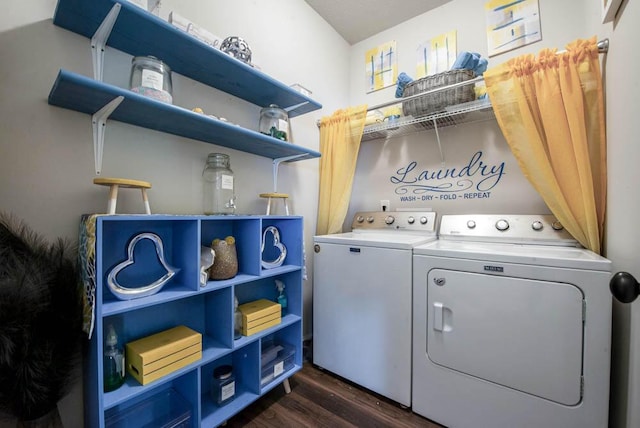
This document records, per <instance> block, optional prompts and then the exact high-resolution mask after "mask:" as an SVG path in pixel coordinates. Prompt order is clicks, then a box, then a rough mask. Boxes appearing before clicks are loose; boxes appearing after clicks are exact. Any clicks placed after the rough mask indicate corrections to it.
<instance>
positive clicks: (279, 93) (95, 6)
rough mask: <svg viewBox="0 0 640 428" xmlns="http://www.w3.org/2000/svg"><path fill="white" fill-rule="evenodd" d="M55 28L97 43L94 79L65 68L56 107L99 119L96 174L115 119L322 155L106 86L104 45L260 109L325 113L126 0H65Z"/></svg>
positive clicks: (288, 153)
mask: <svg viewBox="0 0 640 428" xmlns="http://www.w3.org/2000/svg"><path fill="white" fill-rule="evenodd" d="M53 23H54V24H55V25H58V26H60V27H62V28H65V29H67V30H70V31H73V32H75V33H78V34H81V35H83V36H86V37H89V38H91V48H92V55H93V64H94V78H93V79H91V78H89V77H86V76H82V75H80V74H76V73H73V72H70V71H67V70H60V72H59V73H58V76H57V78H56V80H55V82H54V84H53V87H52V89H51V92H50V94H49V104H51V105H55V106H59V107H63V108H67V109H71V110H75V111H79V112H82V113H86V114H90V115H92V126H93V144H94V153H95V169H96V174H100V172H101V169H102V152H103V148H104V133H105V128H106V123H107V120H108V119H109V118H112V119H114V120H118V121H121V122H125V123H129V124H132V125H137V126H141V127H144V128H149V129H153V130H157V131H161V132H166V133H170V134H174V135H178V136H182V137H186V138H191V139H194V140H199V141H204V142H207V143H212V144H217V145H220V146H224V147H229V148H232V149H236V150H240V151H244V152H247V153H252V154H255V155H259V156H264V157H268V158H271V159H274V160H278V161H287V162H292V161H299V160H304V159H312V158H317V157H320V153H319V152H317V151H314V150H310V149H305V148H304V147H301V146H296V145H295V144H292V143H287V142H283V141H281V140H278V139H276V138H273V137H270V136H266V135H263V134H260V133H259V132H256V131H253V130H250V129H246V128H243V127H240V126H237V125H233V124H229V123H227V122H223V121H220V120H217V119H214V118H211V117H208V116H205V115H202V114H198V113H194V112H192V111H191V110H188V109H185V108H182V107H179V106H174V105H171V104H165V103H162V102H160V101H157V100H154V99H151V98H146V97H144V96H141V95H139V94H136V93H134V92H132V91H129V90H127V89H123V88H119V87H117V86H113V85H109V84H106V83H104V82H102V64H103V59H104V46H111V47H113V48H115V49H118V50H121V51H123V52H126V53H128V54H131V55H134V56H143V55H152V56H155V57H157V58H159V59H161V60H162V61H164V62H165V63H166V64H168V65H169V66H170V67H171V69H172V70H173V72H176V73H180V74H182V75H184V76H185V77H188V78H191V79H193V80H196V81H199V82H202V83H204V84H206V85H208V86H211V87H214V88H217V89H219V90H221V91H224V92H226V93H228V94H231V95H234V96H236V97H238V98H241V99H243V100H246V101H248V102H250V103H253V104H255V105H257V106H260V107H266V106H268V105H270V104H276V105H278V106H279V107H281V108H284V109H285V110H287V112H288V114H289V117H290V118H291V117H295V116H298V115H301V114H305V113H309V112H311V111H314V110H318V109H320V108H322V106H321V105H320V104H319V103H317V102H316V101H314V100H312V99H311V98H309V97H307V96H305V95H303V94H302V93H300V92H298V91H296V90H295V89H292V88H290V87H289V86H287V85H285V84H283V83H281V82H279V81H277V80H275V79H273V78H271V77H269V76H268V75H266V74H265V73H262V72H261V71H259V70H257V69H255V68H253V67H252V66H250V65H248V64H245V63H244V62H242V61H240V60H237V59H235V58H233V57H231V56H229V55H227V54H226V53H224V52H222V51H220V50H218V49H216V48H213V47H211V46H208V45H207V44H205V43H203V42H201V41H199V40H197V39H195V38H193V37H191V36H190V35H189V34H187V33H185V32H184V31H182V30H179V29H177V28H175V27H173V26H172V25H171V24H169V23H167V22H165V21H164V20H162V19H160V18H158V17H157V16H155V15H153V14H151V13H149V12H147V11H146V10H144V9H142V8H140V7H138V6H136V5H134V4H131V3H129V2H127V1H126V0H59V1H58V4H57V7H56V12H55V16H54V18H53Z"/></svg>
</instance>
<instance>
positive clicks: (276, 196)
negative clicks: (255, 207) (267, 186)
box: [260, 193, 289, 215]
mask: <svg viewBox="0 0 640 428" xmlns="http://www.w3.org/2000/svg"><path fill="white" fill-rule="evenodd" d="M260 197H261V198H267V215H269V214H270V213H271V200H272V199H282V200H283V201H284V212H285V214H286V215H289V203H288V202H287V199H288V198H289V195H287V194H286V193H260Z"/></svg>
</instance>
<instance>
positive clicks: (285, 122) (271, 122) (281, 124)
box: [260, 104, 289, 141]
mask: <svg viewBox="0 0 640 428" xmlns="http://www.w3.org/2000/svg"><path fill="white" fill-rule="evenodd" d="M260 132H261V133H262V134H266V135H271V136H272V137H274V138H277V139H278V140H282V141H289V115H288V114H287V112H286V111H285V110H284V109H281V108H280V107H278V106H277V105H275V104H271V105H269V107H265V108H263V109H262V110H260Z"/></svg>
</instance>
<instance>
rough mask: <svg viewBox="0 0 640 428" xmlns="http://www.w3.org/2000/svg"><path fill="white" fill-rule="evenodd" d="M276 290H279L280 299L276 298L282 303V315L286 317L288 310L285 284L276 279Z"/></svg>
mask: <svg viewBox="0 0 640 428" xmlns="http://www.w3.org/2000/svg"><path fill="white" fill-rule="evenodd" d="M276 289H277V290H278V297H277V298H276V301H277V302H278V303H280V306H281V307H282V309H281V314H282V316H284V314H285V312H286V310H287V295H286V294H284V289H285V286H284V282H282V281H280V280H279V279H276Z"/></svg>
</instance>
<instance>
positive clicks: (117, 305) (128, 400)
mask: <svg viewBox="0 0 640 428" xmlns="http://www.w3.org/2000/svg"><path fill="white" fill-rule="evenodd" d="M269 226H275V227H276V228H277V229H278V230H279V232H280V238H281V242H282V243H283V244H284V245H285V247H286V249H287V256H286V258H285V260H284V262H283V264H282V265H281V266H280V267H276V268H272V269H264V268H263V267H262V266H261V260H262V251H261V244H262V232H263V230H264V229H265V228H267V227H269ZM142 232H151V233H155V234H156V235H158V236H159V237H160V239H161V240H162V242H163V246H164V256H165V259H166V261H167V263H168V264H169V265H170V266H172V267H174V268H177V269H179V272H178V273H177V274H176V275H175V276H173V277H172V278H171V280H170V281H169V282H168V283H167V284H165V285H164V287H163V288H162V289H161V290H160V291H159V292H158V293H156V294H154V295H151V296H147V297H142V298H137V299H132V300H126V301H125V300H119V299H117V298H116V297H114V296H113V295H112V294H111V292H110V290H109V289H108V287H107V286H106V278H107V275H108V273H109V271H110V270H111V269H112V268H113V267H114V266H116V265H117V264H119V263H121V262H122V261H123V260H124V259H125V258H126V254H127V246H128V243H129V241H130V240H131V239H132V238H133V237H134V236H136V235H138V234H139V233H142ZM302 234H303V220H302V217H297V216H283V217H280V216H171V215H111V216H107V215H105V216H99V217H97V219H96V243H95V246H96V248H95V267H96V295H95V325H94V332H93V335H92V338H91V341H90V346H89V355H88V356H87V358H85V376H84V379H85V386H84V393H85V425H86V426H87V427H96V428H103V427H105V426H106V415H114V414H115V415H118V414H126V413H127V412H130V410H131V409H132V408H136V406H137V408H140V409H142V410H140V411H136V412H131V414H132V415H133V416H129V418H131V417H133V418H134V420H131V419H129V421H128V423H129V424H132V423H133V425H127V426H135V425H136V421H137V420H139V421H140V424H142V423H143V421H149V420H153V417H154V415H153V414H150V413H152V412H153V410H149V409H152V407H149V406H147V407H145V406H144V404H145V402H146V401H149V400H153V397H156V396H158V394H161V393H163V392H167V391H169V390H172V392H174V391H175V392H177V393H178V394H179V395H180V396H181V397H182V398H184V401H185V402H186V403H188V404H187V406H188V407H189V411H190V414H191V426H192V427H200V426H202V427H213V426H218V425H220V424H222V423H223V422H224V421H226V420H227V419H229V418H230V417H232V416H233V415H235V414H236V413H238V412H239V411H241V410H242V409H243V408H244V407H246V406H247V405H249V404H250V403H252V402H253V401H255V400H256V399H258V398H259V397H260V396H261V395H262V394H264V393H265V392H267V391H269V390H270V389H272V388H273V387H275V386H276V385H279V384H280V383H281V382H282V381H283V380H284V379H287V378H288V377H290V376H291V375H292V374H294V373H295V372H296V371H298V370H300V368H301V367H302V266H303V248H302V236H303V235H302ZM227 236H233V237H234V238H235V240H236V249H237V257H238V274H237V275H236V276H235V277H234V278H231V279H228V280H219V281H208V282H207V283H206V285H205V286H201V285H200V283H199V277H198V272H199V269H200V266H199V264H200V248H201V246H202V245H204V246H209V245H210V244H211V241H213V239H216V238H219V239H223V238H225V237H227ZM141 242H142V241H141ZM138 245H140V244H138ZM140 251H144V248H141V249H140ZM151 252H153V251H151ZM147 255H148V254H147ZM135 260H136V262H138V257H137V256H136V258H135ZM155 262H157V260H155V259H154V257H144V256H142V255H141V256H140V259H139V263H143V264H147V265H148V266H149V269H151V268H152V265H153V263H155ZM142 267H146V265H145V266H142ZM276 279H278V280H280V281H282V282H283V283H284V284H285V287H286V289H285V291H286V293H287V298H288V307H287V309H286V311H285V312H284V314H283V316H282V321H281V323H280V324H278V325H276V326H273V327H270V328H268V329H266V330H263V331H261V332H258V333H256V334H254V335H251V336H242V337H241V338H240V339H235V340H234V335H233V305H234V296H236V297H237V298H238V301H239V303H240V304H243V303H246V302H250V301H254V300H258V299H268V300H271V301H275V299H276V296H277V290H276V287H275V280H276ZM109 325H113V326H114V327H115V329H116V331H117V332H118V336H119V340H120V342H121V343H122V344H124V343H127V342H130V341H133V340H137V339H139V338H142V337H146V336H148V335H151V334H154V333H157V332H160V331H164V330H166V329H169V328H172V327H175V326H178V325H184V326H187V327H189V328H190V329H192V330H195V331H197V332H199V333H201V334H202V358H201V359H200V360H198V361H196V362H194V363H191V364H189V365H188V366H186V367H183V368H181V369H178V370H176V371H174V372H172V373H170V374H168V375H166V376H164V377H162V378H160V379H158V380H156V381H153V382H151V383H149V384H147V385H141V384H140V383H139V382H138V381H136V380H135V379H134V378H133V377H132V376H131V375H129V374H127V376H126V381H125V383H124V385H122V386H121V387H120V388H118V389H116V390H115V391H111V392H106V393H105V392H103V388H104V385H103V370H104V367H103V363H102V355H103V351H104V340H105V335H106V332H107V328H108V326H109ZM274 342H275V343H280V344H287V345H290V346H292V347H293V350H294V354H293V357H292V358H290V359H289V361H288V362H289V364H288V365H285V366H284V371H283V372H282V373H281V374H279V375H278V376H277V377H275V378H273V379H270V380H269V381H268V382H266V383H264V382H262V379H263V376H262V373H261V353H262V350H263V349H264V348H265V347H266V346H268V345H270V344H272V343H274ZM220 365H232V366H233V373H234V376H235V385H236V386H235V397H234V399H233V400H232V401H230V402H229V403H227V404H225V405H223V406H218V405H217V404H215V403H214V401H213V399H212V398H211V379H212V375H213V371H214V369H215V368H216V367H218V366H220ZM145 409H147V410H146V413H145Z"/></svg>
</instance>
